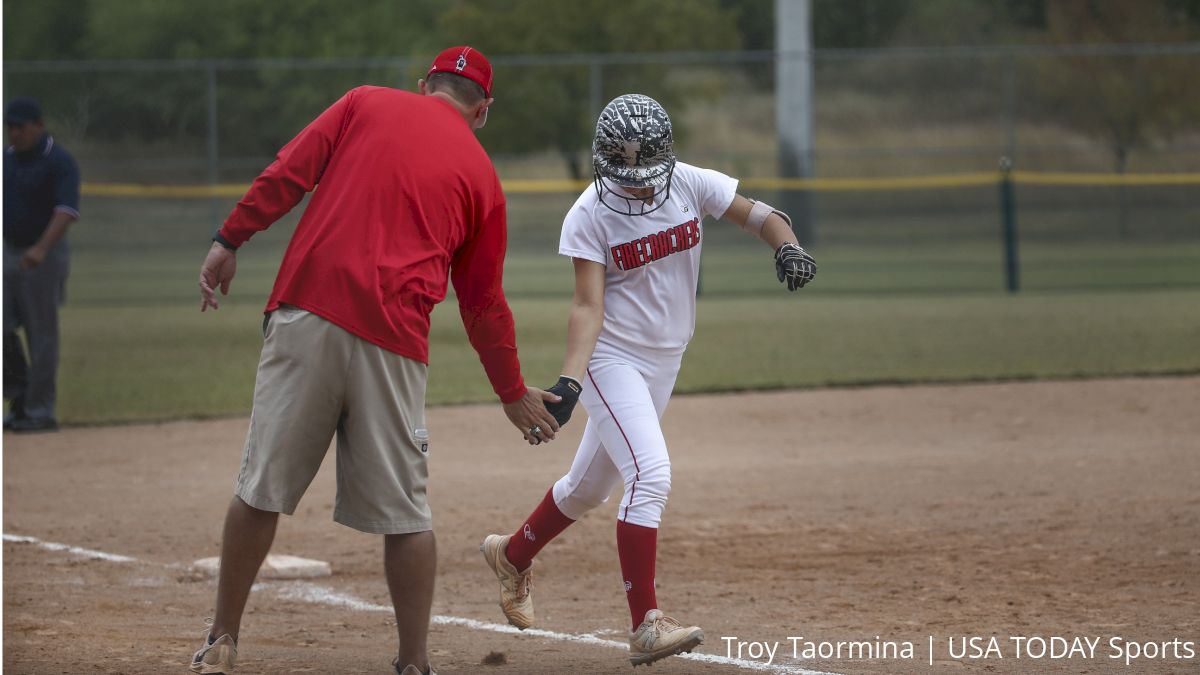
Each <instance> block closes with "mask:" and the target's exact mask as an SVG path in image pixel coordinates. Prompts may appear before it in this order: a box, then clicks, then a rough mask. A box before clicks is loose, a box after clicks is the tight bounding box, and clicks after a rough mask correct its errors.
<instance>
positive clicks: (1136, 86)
mask: <svg viewBox="0 0 1200 675" xmlns="http://www.w3.org/2000/svg"><path fill="white" fill-rule="evenodd" d="M1189 8H1193V9H1194V8H1195V4H1194V3H1191V4H1188V3H1182V2H1172V1H1169V0H1168V1H1166V2H1164V1H1162V0H1159V1H1156V2H1136V1H1134V0H1112V1H1109V2H1096V1H1095V0H1057V1H1056V2H1053V3H1050V4H1049V5H1047V16H1046V22H1047V38H1048V40H1049V41H1050V42H1052V43H1059V44H1114V43H1182V42H1187V41H1189V40H1192V39H1195V37H1196V36H1197V35H1198V33H1200V31H1198V30H1197V23H1196V22H1195V21H1194V20H1189V15H1188V13H1187V12H1188V9H1189ZM1195 76H1196V68H1195V57H1194V55H1171V54H1127V53H1126V54H1114V55H1107V54H1094V53H1078V52H1064V53H1063V54H1061V55H1059V56H1057V57H1055V58H1054V66H1053V67H1042V68H1039V69H1038V71H1037V72H1036V73H1035V82H1034V86H1033V88H1032V89H1033V92H1034V106H1035V110H1036V113H1037V114H1039V115H1040V116H1042V117H1043V118H1046V119H1052V120H1055V121H1057V122H1059V123H1060V124H1063V125H1064V126H1066V127H1069V128H1072V129H1075V130H1078V131H1080V132H1082V133H1084V134H1086V135H1089V136H1093V137H1096V138H1101V139H1103V140H1104V141H1105V142H1106V143H1107V144H1108V146H1109V148H1110V149H1111V151H1112V155H1113V168H1114V170H1115V171H1116V172H1117V173H1124V172H1125V170H1126V166H1127V164H1128V161H1129V155H1130V153H1131V152H1133V151H1134V150H1135V149H1136V148H1138V147H1142V146H1145V145H1146V144H1148V143H1151V142H1153V141H1160V140H1169V139H1170V138H1171V137H1172V136H1174V135H1175V134H1176V133H1178V132H1180V131H1183V130H1185V129H1192V130H1194V129H1195V128H1196V125H1195V120H1196V118H1197V115H1198V114H1200V93H1198V92H1197V89H1196V87H1195ZM1120 200H1121V231H1122V233H1124V231H1125V225H1126V200H1125V198H1124V190H1122V191H1121V196H1120Z"/></svg>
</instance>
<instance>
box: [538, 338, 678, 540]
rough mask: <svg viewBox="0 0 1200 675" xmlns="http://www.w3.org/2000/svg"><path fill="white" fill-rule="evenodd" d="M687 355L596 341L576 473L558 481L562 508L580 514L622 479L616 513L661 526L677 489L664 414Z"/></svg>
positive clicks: (586, 384)
mask: <svg viewBox="0 0 1200 675" xmlns="http://www.w3.org/2000/svg"><path fill="white" fill-rule="evenodd" d="M682 358H683V350H682V349H678V350H675V349H671V350H647V349H645V348H638V349H636V350H634V349H628V348H626V349H621V348H617V347H615V346H613V345H611V344H608V343H604V342H600V343H598V344H597V345H596V350H595V352H594V353H593V355H592V360H591V362H590V363H589V364H588V370H587V374H586V375H585V376H584V381H583V393H582V394H581V395H580V397H579V402H580V403H581V404H583V407H584V408H585V409H586V410H587V413H588V421H587V427H585V428H584V430H583V439H582V440H581V441H580V442H579V449H578V450H577V451H576V452H575V460H574V462H573V463H572V464H571V470H570V472H568V473H567V475H565V476H563V477H562V478H560V479H559V480H558V482H557V483H555V484H554V502H555V504H556V505H557V506H558V508H559V510H560V511H562V512H563V515H565V516H567V517H568V518H571V519H572V520H579V519H580V518H581V517H583V514H585V513H587V512H588V511H589V510H591V509H593V508H595V507H597V506H599V505H600V504H603V503H604V502H605V501H607V500H608V497H609V495H610V494H612V492H613V488H615V487H616V486H617V483H618V482H624V484H625V491H624V494H623V495H622V497H621V504H620V506H619V508H618V509H617V519H618V520H622V521H625V522H628V523H632V524H634V525H641V526H642V527H654V528H657V527H658V524H659V522H660V521H661V520H662V513H663V509H664V508H666V505H667V494H668V493H669V492H670V491H671V458H670V457H669V456H668V454H667V441H666V439H665V438H663V432H662V426H661V425H660V423H659V421H660V420H661V419H662V415H663V413H664V412H665V411H666V409H667V401H669V400H670V398H671V390H672V389H674V387H675V377H676V376H677V375H678V374H679V364H680V361H681V360H682Z"/></svg>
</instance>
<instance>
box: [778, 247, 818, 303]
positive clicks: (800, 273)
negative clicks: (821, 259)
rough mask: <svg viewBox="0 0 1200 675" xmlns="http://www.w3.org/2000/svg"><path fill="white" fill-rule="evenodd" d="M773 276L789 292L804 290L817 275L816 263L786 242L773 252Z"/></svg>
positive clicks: (806, 253) (802, 250) (809, 256)
mask: <svg viewBox="0 0 1200 675" xmlns="http://www.w3.org/2000/svg"><path fill="white" fill-rule="evenodd" d="M775 275H776V276H778V277H779V281H780V282H781V283H782V282H784V281H786V282H787V287H788V290H789V291H794V290H796V289H797V288H804V284H807V283H808V282H810V281H812V279H813V277H815V276H816V275H817V261H815V260H813V257H812V256H811V255H809V254H808V251H805V250H804V249H803V248H800V246H798V245H796V244H793V243H791V242H788V243H786V244H784V245H783V246H780V247H779V248H778V249H777V250H776V251H775Z"/></svg>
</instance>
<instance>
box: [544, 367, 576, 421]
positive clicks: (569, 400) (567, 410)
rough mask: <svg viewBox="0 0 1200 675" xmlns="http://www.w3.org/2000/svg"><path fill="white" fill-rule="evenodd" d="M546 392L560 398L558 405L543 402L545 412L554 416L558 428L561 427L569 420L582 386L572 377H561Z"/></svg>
mask: <svg viewBox="0 0 1200 675" xmlns="http://www.w3.org/2000/svg"><path fill="white" fill-rule="evenodd" d="M546 391H548V392H550V393H551V394H557V395H558V396H561V397H562V400H561V401H559V402H558V403H550V402H549V401H546V402H545V405H546V410H549V411H550V414H551V415H554V419H556V420H558V426H560V427H561V426H563V425H565V424H566V423H567V420H569V419H571V411H572V410H574V409H575V404H576V403H578V402H579V394H580V392H582V391H583V385H581V384H579V380H576V379H575V378H573V377H567V376H566V375H563V376H561V377H559V378H558V382H555V383H554V386H553V387H550V388H549V389H547V390H546Z"/></svg>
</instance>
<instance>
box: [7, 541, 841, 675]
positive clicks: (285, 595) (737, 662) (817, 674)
mask: <svg viewBox="0 0 1200 675" xmlns="http://www.w3.org/2000/svg"><path fill="white" fill-rule="evenodd" d="M4 541H6V542H11V543H14V544H33V545H35V546H37V547H39V548H44V549H46V550H49V551H62V552H65V553H70V554H71V555H76V556H80V557H82V558H88V559H91V560H101V561H104V562H116V563H144V562H145V561H142V560H139V559H137V558H132V557H130V556H126V555H119V554H116V553H107V552H105V551H97V550H94V549H89V548H80V547H78V546H71V545H69V544H59V543H56V542H52V541H42V540H41V539H38V538H36V537H26V536H19V535H12V534H5V535H4ZM159 564H161V563H159ZM164 566H167V567H170V565H164ZM254 587H255V589H256V590H257V589H264V590H265V589H268V588H269V589H271V590H274V591H275V593H276V595H278V596H279V597H280V598H282V599H284V600H294V601H301V602H308V603H312V604H317V605H325V606H329V607H343V608H346V609H350V610H353V611H356V612H387V613H389V614H390V613H392V608H391V607H390V606H388V605H378V604H375V603H372V602H367V601H366V600H360V599H358V598H356V597H354V596H352V595H348V594H346V593H341V592H338V591H335V590H333V589H330V588H326V587H324V586H319V585H317V584H313V583H311V582H305V581H293V582H287V583H282V584H281V583H277V582H269V583H268V582H264V583H258V584H255V585H254ZM431 621H432V623H434V624H437V625H441V626H461V627H463V628H469V629H471V630H481V631H488V632H492V633H504V634H509V635H529V636H531V637H540V638H545V639H547V640H558V641H560V642H573V643H576V644H584V645H590V646H594V647H608V648H612V649H623V650H625V651H628V650H629V645H628V644H627V643H625V642H618V641H616V640H605V639H603V638H598V637H596V636H595V635H588V634H583V635H575V634H571V633H558V632H555V631H549V630H543V629H540V628H529V629H526V630H518V629H517V628H515V627H513V626H509V625H504V624H498V623H490V622H487V621H478V620H476V619H465V618H462V617H457V616H443V615H441V614H435V615H433V616H432V617H431ZM677 658H682V659H688V660H691V661H700V662H703V663H713V664H717V665H726V666H734V667H737V668H742V669H744V670H757V671H762V672H769V673H778V674H780V675H836V674H835V673H828V672H823V671H818V670H808V669H806V668H801V667H798V666H784V665H777V664H766V663H761V662H758V661H748V660H745V659H735V658H732V657H729V656H718V655H716V654H697V653H691V654H679V655H678V656H677Z"/></svg>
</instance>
